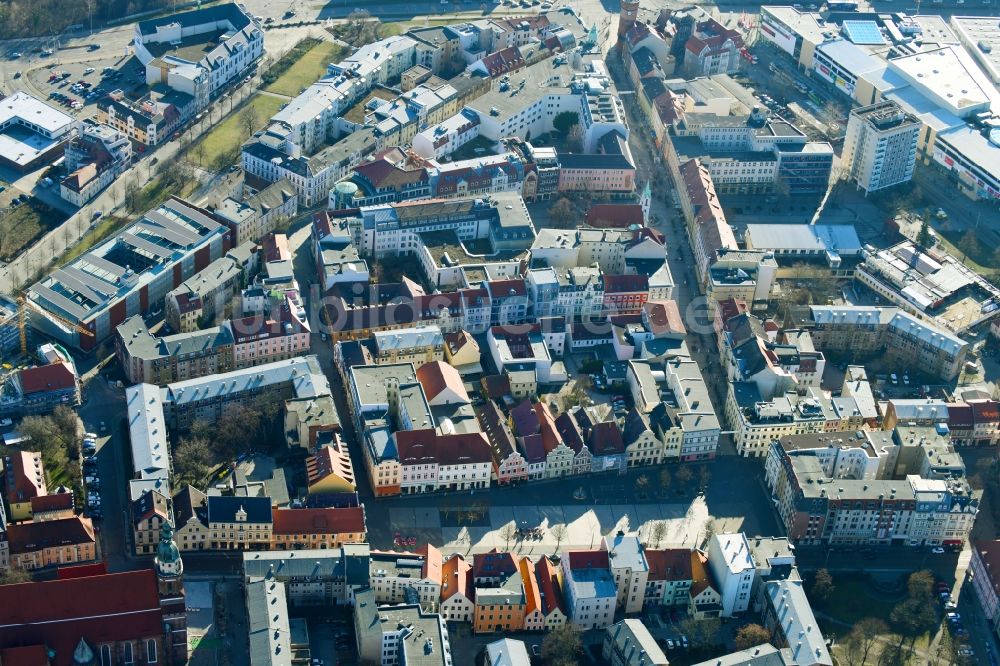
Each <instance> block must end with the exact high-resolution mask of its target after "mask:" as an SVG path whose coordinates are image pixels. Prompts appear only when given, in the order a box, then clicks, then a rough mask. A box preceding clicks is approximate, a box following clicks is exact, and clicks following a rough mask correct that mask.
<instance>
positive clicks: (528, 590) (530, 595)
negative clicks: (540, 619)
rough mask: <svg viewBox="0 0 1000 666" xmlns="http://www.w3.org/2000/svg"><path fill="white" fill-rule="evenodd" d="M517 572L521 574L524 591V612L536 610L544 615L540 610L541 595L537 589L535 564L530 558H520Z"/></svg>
mask: <svg viewBox="0 0 1000 666" xmlns="http://www.w3.org/2000/svg"><path fill="white" fill-rule="evenodd" d="M517 568H518V571H520V572H521V585H522V586H523V589H524V604H525V605H524V612H525V613H533V612H534V611H535V610H536V609H537V610H538V611H539V612H541V613H543V614H544V611H543V610H542V594H541V590H540V589H539V587H538V578H537V577H536V575H535V563H534V562H532V561H531V558H530V557H522V558H521V561H520V562H518V563H517Z"/></svg>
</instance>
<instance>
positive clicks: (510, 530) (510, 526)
mask: <svg viewBox="0 0 1000 666" xmlns="http://www.w3.org/2000/svg"><path fill="white" fill-rule="evenodd" d="M516 536H517V526H516V525H514V523H512V522H511V523H507V524H506V525H504V526H503V527H501V528H500V538H501V539H503V540H504V542H505V543H506V544H507V545H506V548H504V550H510V542H511V540H512V539H513V538H514V537H516Z"/></svg>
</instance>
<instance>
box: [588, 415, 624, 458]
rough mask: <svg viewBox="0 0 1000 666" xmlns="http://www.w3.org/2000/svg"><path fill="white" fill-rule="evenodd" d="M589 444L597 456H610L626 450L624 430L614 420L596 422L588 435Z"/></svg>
mask: <svg viewBox="0 0 1000 666" xmlns="http://www.w3.org/2000/svg"><path fill="white" fill-rule="evenodd" d="M587 445H588V447H589V448H590V450H591V452H592V453H593V454H594V455H595V456H610V455H614V454H616V453H623V452H624V451H625V444H624V442H622V431H621V430H619V429H618V424H617V423H616V422H614V421H602V422H601V423H595V424H594V426H593V427H592V428H591V429H590V435H589V436H588V437H587Z"/></svg>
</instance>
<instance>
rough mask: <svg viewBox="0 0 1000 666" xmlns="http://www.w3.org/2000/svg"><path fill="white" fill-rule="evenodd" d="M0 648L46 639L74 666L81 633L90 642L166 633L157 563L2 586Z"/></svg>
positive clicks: (63, 665)
mask: <svg viewBox="0 0 1000 666" xmlns="http://www.w3.org/2000/svg"><path fill="white" fill-rule="evenodd" d="M0 608H3V609H4V611H3V623H2V624H0V648H5V647H19V646H24V645H45V646H47V647H49V648H51V649H52V650H53V651H54V652H55V655H56V656H55V659H54V660H53V662H52V663H53V664H54V665H55V666H70V664H71V663H72V661H73V649H74V648H75V647H76V644H77V643H78V642H79V640H80V638H83V639H85V640H86V641H87V642H88V643H90V644H91V645H94V644H99V643H110V642H117V641H124V640H129V639H134V640H140V639H144V638H156V637H159V636H162V635H163V613H162V611H161V610H160V596H159V592H158V590H157V585H156V574H155V573H153V570H152V569H143V570H140V571H128V572H123V573H116V574H106V575H100V576H88V577H84V578H72V579H68V580H53V581H46V582H41V583H19V584H16V585H4V586H0Z"/></svg>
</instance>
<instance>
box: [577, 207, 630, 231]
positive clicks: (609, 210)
mask: <svg viewBox="0 0 1000 666" xmlns="http://www.w3.org/2000/svg"><path fill="white" fill-rule="evenodd" d="M583 223H584V224H586V225H587V226H588V227H594V228H596V229H627V228H628V227H630V226H632V225H634V224H635V225H639V226H642V225H643V224H645V219H644V218H643V214H642V206H640V205H639V204H594V205H593V206H591V207H590V210H588V211H587V214H586V215H585V216H584V218H583Z"/></svg>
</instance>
